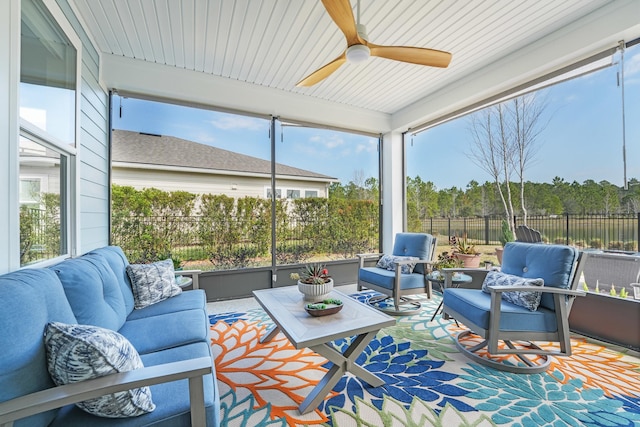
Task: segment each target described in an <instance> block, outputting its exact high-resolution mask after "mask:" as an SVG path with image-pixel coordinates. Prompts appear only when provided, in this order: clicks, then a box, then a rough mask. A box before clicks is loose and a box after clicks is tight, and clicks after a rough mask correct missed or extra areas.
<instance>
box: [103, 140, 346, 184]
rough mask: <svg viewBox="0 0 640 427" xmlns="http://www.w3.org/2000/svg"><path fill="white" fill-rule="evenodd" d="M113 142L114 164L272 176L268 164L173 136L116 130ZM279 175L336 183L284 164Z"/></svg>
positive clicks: (277, 168)
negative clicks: (124, 163)
mask: <svg viewBox="0 0 640 427" xmlns="http://www.w3.org/2000/svg"><path fill="white" fill-rule="evenodd" d="M111 140H112V158H113V161H114V162H126V163H140V164H146V165H162V166H177V167H185V168H197V169H209V170H219V171H230V172H239V173H258V174H267V175H269V174H271V162H270V161H268V160H263V159H260V158H257V157H252V156H247V155H245V154H240V153H235V152H233V151H229V150H223V149H221V148H217V147H212V146H210V145H205V144H200V143H197V142H193V141H188V140H185V139H181V138H176V137H173V136H165V135H152V134H146V133H139V132H132V131H126V130H118V129H114V130H113V133H112V138H111ZM276 175H281V176H282V175H284V176H292V177H300V178H302V177H305V178H314V179H320V180H326V181H336V180H337V179H336V178H334V177H331V176H328V175H323V174H319V173H316V172H312V171H308V170H304V169H299V168H295V167H292V166H287V165H283V164H281V163H276Z"/></svg>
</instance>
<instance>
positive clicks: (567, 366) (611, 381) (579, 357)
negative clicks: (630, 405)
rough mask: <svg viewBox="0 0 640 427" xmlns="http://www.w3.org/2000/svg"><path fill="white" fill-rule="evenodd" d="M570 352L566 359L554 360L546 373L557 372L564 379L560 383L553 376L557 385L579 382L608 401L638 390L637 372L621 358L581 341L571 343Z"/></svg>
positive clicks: (639, 380)
mask: <svg viewBox="0 0 640 427" xmlns="http://www.w3.org/2000/svg"><path fill="white" fill-rule="evenodd" d="M571 349H572V354H571V356H570V357H554V359H553V361H552V362H551V367H550V369H549V372H550V373H551V372H552V371H553V370H554V369H558V370H560V371H562V372H563V373H564V375H565V377H564V379H561V378H557V377H555V376H554V378H556V379H557V380H558V381H560V382H561V383H563V384H565V383H566V382H567V381H569V379H571V378H579V379H581V380H582V381H583V382H584V385H585V387H591V388H601V389H602V390H603V391H604V394H605V395H606V396H609V397H613V396H615V395H624V394H627V393H628V391H629V390H640V369H639V368H638V365H637V364H634V363H629V362H626V361H625V360H623V358H624V355H622V354H620V353H614V352H612V351H610V350H608V349H607V348H606V347H603V346H601V345H597V344H593V343H590V342H588V341H587V340H586V339H584V338H580V339H577V338H574V339H572V340H571ZM551 375H553V374H551Z"/></svg>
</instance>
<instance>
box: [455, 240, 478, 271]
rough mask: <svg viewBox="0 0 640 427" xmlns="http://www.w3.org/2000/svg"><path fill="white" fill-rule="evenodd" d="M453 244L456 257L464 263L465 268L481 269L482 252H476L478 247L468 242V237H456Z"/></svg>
mask: <svg viewBox="0 0 640 427" xmlns="http://www.w3.org/2000/svg"><path fill="white" fill-rule="evenodd" d="M452 243H453V253H454V255H455V257H456V258H458V259H459V260H460V261H462V263H463V264H464V266H465V267H467V268H477V267H480V252H478V251H477V250H476V246H475V245H474V244H473V243H469V242H468V241H467V236H466V235H464V236H463V237H462V238H459V237H457V236H456V237H454V238H453V239H452Z"/></svg>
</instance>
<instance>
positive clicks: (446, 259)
mask: <svg viewBox="0 0 640 427" xmlns="http://www.w3.org/2000/svg"><path fill="white" fill-rule="evenodd" d="M463 265H464V263H463V262H462V261H461V260H459V259H458V258H456V257H455V255H454V253H453V252H442V253H441V254H439V255H438V258H437V259H436V262H434V263H433V264H432V269H433V270H441V269H443V268H459V267H462V266H463Z"/></svg>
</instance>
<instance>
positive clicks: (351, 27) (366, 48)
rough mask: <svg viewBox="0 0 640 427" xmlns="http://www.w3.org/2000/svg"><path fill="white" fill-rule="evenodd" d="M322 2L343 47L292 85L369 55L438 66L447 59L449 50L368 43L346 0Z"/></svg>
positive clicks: (316, 78) (311, 82) (304, 83)
mask: <svg viewBox="0 0 640 427" xmlns="http://www.w3.org/2000/svg"><path fill="white" fill-rule="evenodd" d="M322 4H323V5H324V7H325V9H327V12H328V13H329V16H331V19H333V21H334V22H335V23H336V25H337V26H338V28H340V30H341V31H342V32H343V33H344V36H345V38H346V39H347V48H346V49H345V51H344V52H342V54H341V55H340V56H338V57H337V58H336V59H334V60H333V61H331V62H329V63H328V64H326V65H324V66H323V67H321V68H319V69H317V70H316V71H314V72H313V73H311V74H309V75H308V76H307V77H305V78H304V79H302V80H300V81H299V82H298V83H297V84H296V86H299V87H300V86H313V85H314V84H316V83H318V82H320V81H322V80H324V79H326V78H327V77H329V76H330V75H331V73H333V72H334V71H336V70H337V69H338V68H340V66H341V65H342V64H344V63H345V62H347V61H349V62H352V63H360V62H364V61H366V60H367V59H369V57H370V56H377V57H380V58H387V59H393V60H395V61H402V62H410V63H412V64H418V65H427V66H430V67H441V68H446V67H447V66H449V62H451V54H450V53H449V52H443V51H441V50H434V49H426V48H422V47H410V46H380V45H377V44H373V43H370V42H369V41H368V40H367V30H366V28H365V26H364V25H361V24H360V23H358V24H356V21H355V19H354V17H353V11H352V10H351V2H350V0H322ZM358 21H360V0H358Z"/></svg>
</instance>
